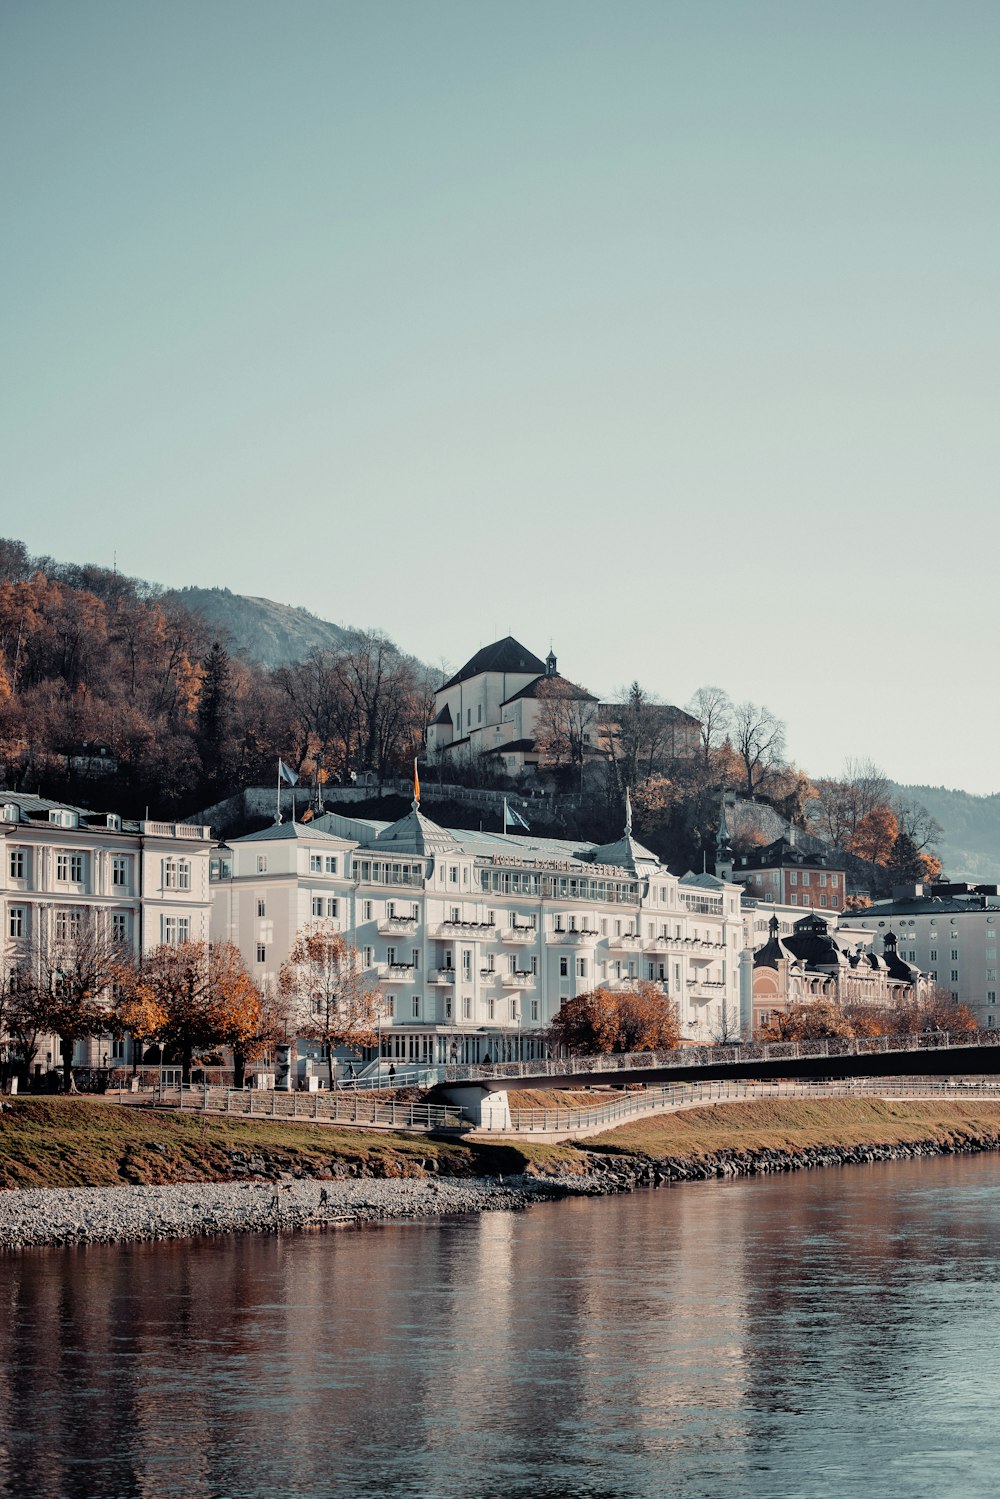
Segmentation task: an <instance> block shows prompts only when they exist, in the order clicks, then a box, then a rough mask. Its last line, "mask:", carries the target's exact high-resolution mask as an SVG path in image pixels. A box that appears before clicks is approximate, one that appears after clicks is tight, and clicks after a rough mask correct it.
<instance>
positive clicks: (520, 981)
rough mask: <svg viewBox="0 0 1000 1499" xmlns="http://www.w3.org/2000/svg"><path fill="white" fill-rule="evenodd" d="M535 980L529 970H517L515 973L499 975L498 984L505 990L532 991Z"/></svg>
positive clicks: (534, 975)
mask: <svg viewBox="0 0 1000 1499" xmlns="http://www.w3.org/2000/svg"><path fill="white" fill-rule="evenodd" d="M536 978H537V975H536V974H534V973H532V971H531V969H530V968H519V969H518V970H517V972H516V973H501V975H500V983H501V984H502V985H503V987H504V988H505V989H533V988H534V987H535V982H536Z"/></svg>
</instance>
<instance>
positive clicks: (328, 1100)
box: [155, 1085, 469, 1130]
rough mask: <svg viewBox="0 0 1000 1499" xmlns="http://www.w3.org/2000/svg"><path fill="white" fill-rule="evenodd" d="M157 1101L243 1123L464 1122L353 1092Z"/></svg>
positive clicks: (200, 1091) (190, 1095) (164, 1097)
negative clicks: (252, 1120) (280, 1121)
mask: <svg viewBox="0 0 1000 1499" xmlns="http://www.w3.org/2000/svg"><path fill="white" fill-rule="evenodd" d="M155 1099H156V1102H157V1103H158V1104H160V1105H162V1106H163V1107H166V1108H176V1109H182V1110H184V1111H185V1112H187V1111H192V1112H202V1113H210V1114H228V1115H230V1116H232V1117H234V1118H242V1119H260V1120H268V1119H284V1120H293V1121H297V1122H299V1123H301V1124H359V1125H373V1124H375V1125H383V1126H388V1127H389V1128H393V1129H449V1130H454V1129H461V1130H466V1129H468V1128H469V1121H468V1119H467V1118H466V1117H465V1115H464V1114H463V1113H462V1111H461V1109H457V1108H450V1107H448V1106H446V1105H442V1104H430V1103H404V1102H400V1101H399V1100H396V1099H378V1098H366V1097H364V1095H363V1094H356V1093H340V1092H337V1093H330V1092H325V1093H301V1092H292V1093H284V1092H280V1091H278V1090H275V1091H274V1092H264V1091H263V1089H259V1088H247V1089H241V1088H203V1087H192V1086H190V1085H188V1086H186V1087H178V1088H158V1089H156V1090H155Z"/></svg>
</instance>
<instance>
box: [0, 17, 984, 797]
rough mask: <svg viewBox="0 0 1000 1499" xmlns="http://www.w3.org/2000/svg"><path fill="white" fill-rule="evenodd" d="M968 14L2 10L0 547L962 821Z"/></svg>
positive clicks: (980, 225) (972, 717) (979, 450)
mask: <svg viewBox="0 0 1000 1499" xmlns="http://www.w3.org/2000/svg"><path fill="white" fill-rule="evenodd" d="M998 43H1000V6H997V4H996V3H995V0H988V3H986V0H984V3H975V0H966V3H962V0H947V3H946V0H939V3H933V4H932V3H923V0H861V3H855V0H840V3H838V4H836V5H830V4H827V3H818V0H788V3H768V0H751V3H745V0H739V3H735V0H690V3H677V0H656V3H651V4H645V3H638V0H632V3H624V4H612V3H610V0H607V3H603V4H599V5H598V4H592V3H587V0H571V3H561V0H531V3H518V0H514V3H511V0H505V3H502V4H501V3H493V4H483V3H473V0H461V3H420V0H406V3H395V4H387V3H383V4H379V3H372V0H368V3H354V4H338V3H334V0H323V3H316V4H313V3H306V0H283V3H281V4H275V3H269V4H256V3H253V0H239V3H228V0H208V3H205V0H198V3H188V0H170V3H169V4H163V3H160V0H157V3H148V0H129V3H126V0H116V3H96V0H71V3H54V0H49V3H46V0H6V3H5V4H4V5H3V6H2V9H0V190H2V201H3V204H4V220H5V224H4V231H3V234H2V235H0V275H2V286H3V298H2V311H0V347H2V349H3V358H2V381H3V384H2V389H0V479H2V488H0V496H2V499H0V532H2V533H3V534H6V535H14V536H20V537H22V538H23V539H24V540H25V541H26V543H27V544H28V546H29V547H30V548H31V550H33V551H35V552H46V553H50V554H52V555H54V556H56V557H59V558H61V559H64V560H79V561H83V560H92V561H98V562H102V563H105V564H108V565H110V564H111V562H112V559H113V556H114V554H115V553H116V552H117V561H118V566H119V568H121V569H123V570H124V571H127V572H130V573H135V574H139V575H141V576H144V577H148V578H152V579H155V580H158V581H160V582H163V583H167V584H172V585H173V584H178V585H179V584H184V583H197V584H202V585H225V586H228V587H230V588H232V589H233V590H234V591H237V592H244V593H258V594H264V595H267V596H268V597H271V598H275V599H279V600H282V601H283V602H286V603H292V604H301V605H305V606H306V607H307V608H309V609H311V610H313V611H314V612H315V613H316V614H319V615H322V616H324V617H326V618H329V619H334V620H339V621H343V622H346V623H351V624H356V625H375V626H380V627H382V628H384V629H385V630H386V631H388V632H389V633H390V634H391V635H393V636H394V637H395V638H396V639H397V640H398V641H399V643H400V644H401V645H402V646H404V647H405V648H406V649H407V650H410V651H412V652H414V653H415V654H417V655H419V656H421V657H423V658H424V659H425V660H428V661H431V662H435V663H436V662H440V661H441V660H442V659H446V660H447V661H449V662H450V663H452V664H453V665H458V664H460V663H461V662H462V661H463V660H464V659H465V658H466V657H467V656H468V655H471V654H472V652H473V651H474V650H475V649H477V647H478V646H479V645H481V644H484V643H486V642H487V641H489V640H491V639H494V638H495V637H497V636H500V635H504V634H506V633H508V632H511V633H513V634H514V635H516V636H517V637H518V638H519V639H521V640H522V641H523V642H524V643H525V644H526V645H528V646H529V647H531V648H532V649H534V650H535V651H536V652H538V653H540V654H544V653H545V651H546V650H547V649H548V647H549V641H550V640H552V642H553V643H554V645H555V649H556V651H557V653H558V656H559V664H560V669H561V670H562V671H563V672H564V673H565V674H566V675H568V676H570V677H572V678H573V679H574V680H576V681H579V682H583V683H584V684H586V685H587V686H589V687H590V688H591V689H592V690H594V691H596V692H600V693H607V692H609V691H611V690H612V689H614V688H615V687H616V686H618V685H620V684H622V683H624V682H627V681H629V680H630V679H632V678H633V677H637V678H638V679H639V680H640V681H641V682H642V683H643V684H644V685H645V686H646V687H647V688H648V689H649V690H651V691H652V692H654V693H656V694H657V695H659V696H661V697H662V698H664V699H665V700H667V701H672V702H678V703H683V702H684V701H685V700H686V699H687V698H688V697H689V696H690V694H691V692H692V691H693V690H694V689H695V688H696V687H697V686H699V685H700V684H702V683H708V682H711V683H718V684H719V685H721V686H723V687H725V688H726V689H727V690H728V691H729V692H730V693H732V694H733V695H734V696H735V697H738V698H739V697H751V698H753V699H755V700H758V701H760V700H763V701H764V702H766V703H767V704H768V705H769V706H770V707H771V708H772V709H773V710H774V711H775V712H776V713H778V714H780V715H781V716H782V717H783V718H784V719H785V720H786V721H787V724H788V744H789V750H790V752H791V753H792V754H793V755H794V757H795V758H796V759H797V760H798V761H799V762H800V763H801V764H803V765H804V766H805V767H806V768H807V769H808V770H810V771H811V772H812V773H813V774H824V773H835V772H836V771H838V770H839V769H840V768H841V766H842V764H843V761H844V759H845V757H846V756H848V755H856V756H858V755H871V756H872V757H873V758H875V759H876V760H878V761H879V762H880V763H881V764H882V765H884V766H885V768H886V769H887V770H888V771H889V772H890V774H891V775H892V776H893V777H895V778H896V779H897V780H900V781H928V782H931V783H944V784H947V785H953V786H961V787H964V788H966V789H968V790H973V791H981V792H993V791H996V790H1000V766H998V765H997V757H996V750H995V746H996V743H997V741H998V738H1000V710H998V698H997V676H996V673H995V667H994V658H993V656H992V655H991V643H992V640H993V635H994V628H993V626H994V620H995V605H994V599H995V578H996V574H997V549H996V528H995V518H996V512H997V504H996V498H997V483H998V478H997V476H998V472H1000V463H998V458H1000V451H998V450H1000V438H998V432H1000V423H998V411H1000V402H998V394H1000V392H998V385H1000V379H998V344H1000V334H998V296H997V289H998V267H1000V244H998V226H1000V171H998V162H1000V102H998V101H1000V90H998V87H997V66H998V55H1000V52H998Z"/></svg>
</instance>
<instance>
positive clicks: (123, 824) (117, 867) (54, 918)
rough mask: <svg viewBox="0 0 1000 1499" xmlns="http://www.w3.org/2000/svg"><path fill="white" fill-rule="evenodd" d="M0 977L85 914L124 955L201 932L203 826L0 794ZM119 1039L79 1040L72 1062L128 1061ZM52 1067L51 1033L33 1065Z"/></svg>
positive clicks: (205, 890)
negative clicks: (123, 949)
mask: <svg viewBox="0 0 1000 1499" xmlns="http://www.w3.org/2000/svg"><path fill="white" fill-rule="evenodd" d="M0 837H2V839H3V852H2V858H0V905H2V923H3V924H2V927H0V931H2V933H3V939H4V940H3V944H2V946H0V981H2V982H3V984H4V985H5V986H6V985H8V984H9V983H10V981H11V978H12V975H13V973H14V972H15V970H16V969H17V968H19V967H21V966H23V965H24V964H25V963H27V962H30V961H31V957H32V954H33V953H36V952H38V951H39V950H40V949H42V948H45V947H47V946H55V945H58V943H60V942H70V941H72V939H73V937H74V936H75V935H77V934H78V933H79V932H81V931H82V929H83V926H84V923H85V922H86V921H87V920H89V919H90V918H91V917H96V920H97V921H98V922H99V923H100V924H101V926H102V928H103V930H104V932H105V934H106V935H107V936H108V937H109V938H112V939H114V940H115V941H117V942H122V943H124V944H125V946H126V947H128V948H130V949H131V951H132V952H134V953H136V954H138V953H142V952H150V951H151V950H152V949H153V948H154V947H157V946H159V944H160V943H162V942H169V943H178V942H184V941H186V940H188V939H190V940H191V941H204V940H206V939H207V938H208V925H209V908H210V894H209V881H208V866H209V856H210V853H211V848H212V844H211V830H210V829H209V828H207V827H199V826H197V825H189V824H186V823H172V822H150V821H145V822H132V821H130V820H128V819H126V818H122V817H119V816H118V815H117V814H116V813H114V812H100V813H98V812H89V811H87V810H86V809H85V808H83V807H73V806H68V805H67V804H66V803H64V802H53V801H48V800H46V799H45V798H43V797H38V796H28V795H22V794H21V793H18V792H10V791H0ZM128 1047H129V1043H128V1042H127V1041H122V1040H118V1041H115V1040H114V1039H113V1038H112V1037H111V1036H110V1035H109V1036H98V1037H94V1038H92V1039H91V1040H89V1041H86V1042H79V1043H78V1045H77V1048H76V1051H75V1053H74V1057H73V1062H74V1065H76V1066H100V1065H102V1064H103V1062H104V1059H105V1057H107V1059H108V1062H109V1063H114V1062H124V1061H126V1060H131V1053H130V1051H129V1049H128ZM46 1065H52V1066H58V1065H59V1057H58V1055H57V1053H56V1051H55V1048H54V1043H53V1041H52V1038H48V1039H46V1040H44V1041H43V1045H42V1047H41V1049H40V1054H39V1057H38V1059H37V1061H36V1070H39V1071H41V1070H43V1069H44V1067H45V1066H46Z"/></svg>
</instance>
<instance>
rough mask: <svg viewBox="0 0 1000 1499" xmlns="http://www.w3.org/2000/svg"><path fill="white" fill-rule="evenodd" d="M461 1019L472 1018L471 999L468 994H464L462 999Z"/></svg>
mask: <svg viewBox="0 0 1000 1499" xmlns="http://www.w3.org/2000/svg"><path fill="white" fill-rule="evenodd" d="M462 1019H463V1020H471V1019H472V1000H471V999H470V998H469V996H468V995H466V996H465V998H464V999H463V1000H462Z"/></svg>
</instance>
